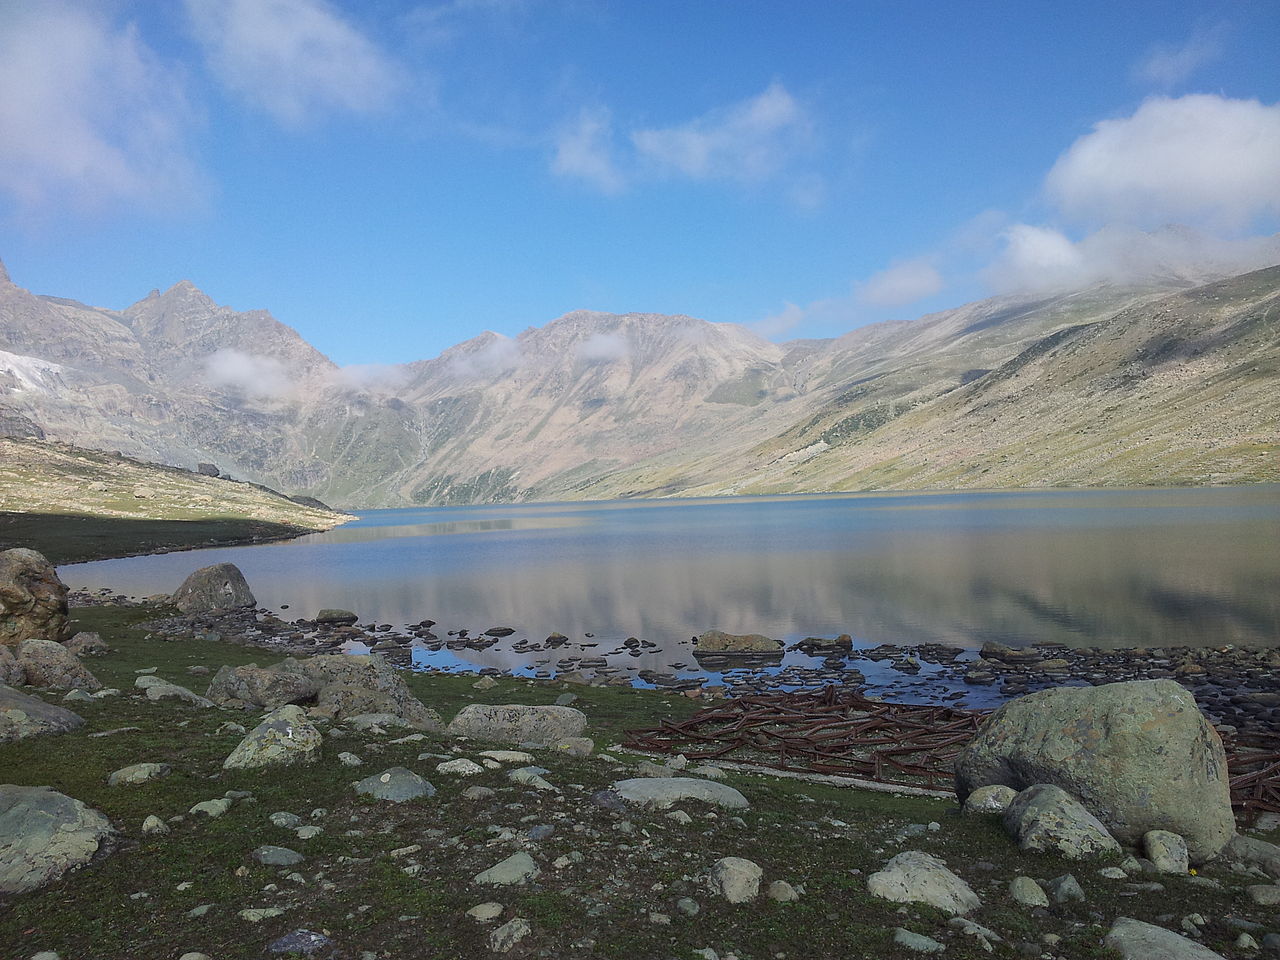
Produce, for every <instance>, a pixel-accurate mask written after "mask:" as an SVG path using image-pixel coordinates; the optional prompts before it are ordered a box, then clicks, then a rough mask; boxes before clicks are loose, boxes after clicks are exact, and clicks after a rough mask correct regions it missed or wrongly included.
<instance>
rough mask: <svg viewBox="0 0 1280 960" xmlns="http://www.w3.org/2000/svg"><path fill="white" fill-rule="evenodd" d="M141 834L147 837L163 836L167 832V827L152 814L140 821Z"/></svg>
mask: <svg viewBox="0 0 1280 960" xmlns="http://www.w3.org/2000/svg"><path fill="white" fill-rule="evenodd" d="M142 832H143V833H144V834H147V835H148V836H163V835H164V834H166V833H168V832H169V825H168V824H167V823H165V822H164V821H163V820H161V819H160V818H159V817H157V816H156V815H155V814H154V813H153V814H150V815H148V817H147V819H145V820H143V821H142Z"/></svg>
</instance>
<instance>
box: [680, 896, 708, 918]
mask: <svg viewBox="0 0 1280 960" xmlns="http://www.w3.org/2000/svg"><path fill="white" fill-rule="evenodd" d="M676 909H677V910H679V911H680V912H681V913H683V914H684V915H685V916H686V917H696V916H697V915H698V913H699V912H701V910H702V908H701V907H700V906H698V901H697V900H694V899H691V898H690V897H681V898H680V899H679V900H677V901H676Z"/></svg>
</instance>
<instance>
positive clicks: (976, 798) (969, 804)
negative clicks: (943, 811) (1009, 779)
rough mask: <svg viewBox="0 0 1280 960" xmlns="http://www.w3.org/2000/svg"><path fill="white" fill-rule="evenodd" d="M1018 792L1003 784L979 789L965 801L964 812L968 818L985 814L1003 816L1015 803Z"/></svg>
mask: <svg viewBox="0 0 1280 960" xmlns="http://www.w3.org/2000/svg"><path fill="white" fill-rule="evenodd" d="M1017 795H1018V791H1017V790H1015V789H1013V787H1006V786H1005V785H1004V784H1002V783H997V784H993V785H991V786H989V787H979V788H978V789H977V790H975V791H973V793H971V794H969V796H967V797H965V799H964V808H963V810H962V812H963V813H964V815H965V816H966V817H977V816H982V815H984V814H1003V813H1004V812H1005V810H1007V809H1008V808H1009V804H1011V803H1013V798H1014V797H1016V796H1017Z"/></svg>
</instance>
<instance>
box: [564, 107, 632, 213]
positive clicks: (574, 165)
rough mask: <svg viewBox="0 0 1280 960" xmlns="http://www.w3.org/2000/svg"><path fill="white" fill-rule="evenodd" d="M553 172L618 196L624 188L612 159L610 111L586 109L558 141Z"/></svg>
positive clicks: (568, 126) (567, 127) (565, 128)
mask: <svg viewBox="0 0 1280 960" xmlns="http://www.w3.org/2000/svg"><path fill="white" fill-rule="evenodd" d="M551 169H552V170H553V171H554V172H555V173H558V174H560V175H561V176H565V177H576V178H578V179H580V180H585V181H586V182H587V183H590V184H591V185H592V186H594V187H596V188H597V189H599V190H602V191H604V192H605V193H617V192H618V191H619V190H621V189H622V187H623V185H624V181H623V177H622V174H621V173H620V172H619V171H618V168H617V166H616V164H615V163H614V159H613V125H612V122H611V121H610V118H609V111H608V110H605V109H584V110H583V111H582V112H581V113H580V114H579V115H578V118H577V120H576V121H575V122H574V123H572V124H569V125H567V126H565V127H564V128H563V129H562V130H561V131H560V133H559V135H558V136H557V138H556V155H555V159H554V160H552V162H551Z"/></svg>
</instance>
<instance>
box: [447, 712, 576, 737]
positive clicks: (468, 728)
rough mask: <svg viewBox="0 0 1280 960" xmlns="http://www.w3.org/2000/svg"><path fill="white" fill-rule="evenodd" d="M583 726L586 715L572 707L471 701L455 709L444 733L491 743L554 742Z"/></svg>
mask: <svg viewBox="0 0 1280 960" xmlns="http://www.w3.org/2000/svg"><path fill="white" fill-rule="evenodd" d="M586 726H587V715H586V714H585V713H583V712H582V711H581V710H575V709H574V708H573V707H554V706H551V707H531V706H526V705H524V704H519V703H507V704H501V705H497V706H492V705H488V704H483V703H472V704H468V705H467V706H465V707H463V708H462V709H461V710H459V711H458V715H457V716H456V717H454V718H453V720H452V721H451V722H450V724H449V728H448V734H449V736H451V737H470V738H471V739H473V740H489V741H492V742H495V743H555V742H556V741H558V740H565V739H567V738H569V737H577V736H581V735H582V731H583V730H585V729H586Z"/></svg>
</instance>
